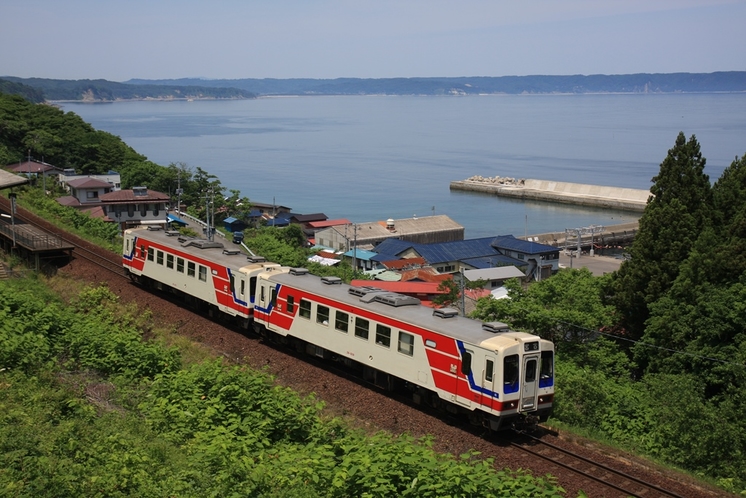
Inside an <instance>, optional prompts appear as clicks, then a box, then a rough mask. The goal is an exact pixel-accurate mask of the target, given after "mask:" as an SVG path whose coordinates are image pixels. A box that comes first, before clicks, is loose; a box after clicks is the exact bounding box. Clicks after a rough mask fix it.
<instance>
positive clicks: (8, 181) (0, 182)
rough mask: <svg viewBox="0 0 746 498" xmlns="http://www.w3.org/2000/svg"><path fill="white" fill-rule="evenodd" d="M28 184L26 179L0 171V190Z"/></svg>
mask: <svg viewBox="0 0 746 498" xmlns="http://www.w3.org/2000/svg"><path fill="white" fill-rule="evenodd" d="M25 183H28V178H26V177H25V176H21V175H16V174H14V173H10V172H8V171H5V170H3V169H0V189H4V188H10V187H15V186H17V185H23V184H25Z"/></svg>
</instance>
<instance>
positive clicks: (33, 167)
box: [6, 160, 62, 174]
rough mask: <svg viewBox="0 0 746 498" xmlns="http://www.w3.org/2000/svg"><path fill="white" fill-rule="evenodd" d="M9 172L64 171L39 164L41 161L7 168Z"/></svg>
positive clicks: (45, 164) (49, 165) (25, 162)
mask: <svg viewBox="0 0 746 498" xmlns="http://www.w3.org/2000/svg"><path fill="white" fill-rule="evenodd" d="M6 167H7V168H8V169H9V170H11V171H14V172H16V173H37V174H38V173H46V172H48V171H62V170H60V169H59V168H57V167H55V166H52V165H51V164H47V163H43V162H41V163H40V162H39V161H33V160H32V161H24V162H22V163H20V164H16V165H15V166H10V165H8V166H6Z"/></svg>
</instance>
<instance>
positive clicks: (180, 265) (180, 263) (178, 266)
mask: <svg viewBox="0 0 746 498" xmlns="http://www.w3.org/2000/svg"><path fill="white" fill-rule="evenodd" d="M176 271H177V272H179V273H184V258H176Z"/></svg>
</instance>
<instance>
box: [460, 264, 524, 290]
mask: <svg viewBox="0 0 746 498" xmlns="http://www.w3.org/2000/svg"><path fill="white" fill-rule="evenodd" d="M525 276H526V275H524V274H523V272H522V271H521V270H519V269H518V268H516V267H515V266H498V267H496V268H480V269H477V270H464V278H466V280H468V281H469V282H476V281H478V280H484V281H485V282H486V283H485V285H484V288H485V289H487V290H490V291H491V290H492V289H497V288H498V287H502V286H503V284H504V283H505V281H506V280H510V279H511V278H520V279H522V278H524V277H525Z"/></svg>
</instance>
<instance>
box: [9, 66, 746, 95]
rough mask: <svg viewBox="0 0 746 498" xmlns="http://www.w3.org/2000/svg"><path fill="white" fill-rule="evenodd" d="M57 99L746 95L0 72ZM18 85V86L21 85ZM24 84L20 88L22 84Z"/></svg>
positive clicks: (492, 81) (709, 89)
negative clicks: (61, 77)
mask: <svg viewBox="0 0 746 498" xmlns="http://www.w3.org/2000/svg"><path fill="white" fill-rule="evenodd" d="M3 81H5V87H6V89H7V90H6V91H9V92H10V93H20V94H25V95H34V97H35V98H37V99H38V98H40V97H39V95H41V96H43V99H45V100H47V101H55V102H62V101H68V102H77V101H94V102H99V101H100V102H122V101H130V100H135V101H136V100H146V101H147V100H153V101H168V100H190V99H192V100H211V99H214V100H226V99H253V98H257V97H260V96H261V97H269V96H274V97H279V96H343V95H348V96H456V97H458V96H467V95H475V96H480V95H582V94H589V95H600V94H607V95H626V94H636V95H637V94H640V95H643V94H691V93H699V94H701V93H746V71H723V72H716V73H670V74H658V73H640V74H626V75H602V74H601V75H587V76H586V75H570V76H551V75H547V76H541V75H534V76H473V77H459V78H451V77H449V78H439V77H426V78H336V79H312V78H291V79H272V78H265V79H256V78H244V79H230V80H228V79H202V78H181V79H158V80H146V79H131V80H128V81H126V82H114V81H107V80H53V79H44V78H17V77H12V76H0V88H1V87H2V84H3ZM19 87H20V89H19ZM24 88H25V90H24Z"/></svg>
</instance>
